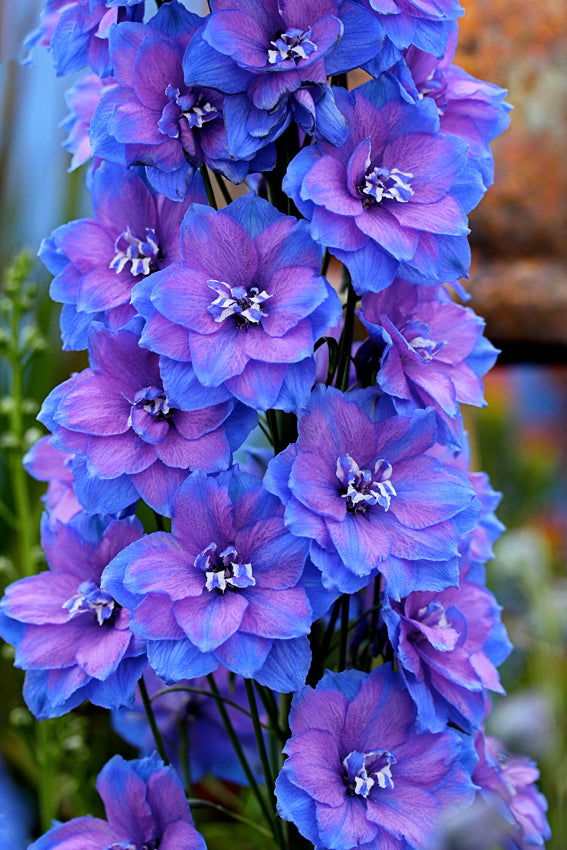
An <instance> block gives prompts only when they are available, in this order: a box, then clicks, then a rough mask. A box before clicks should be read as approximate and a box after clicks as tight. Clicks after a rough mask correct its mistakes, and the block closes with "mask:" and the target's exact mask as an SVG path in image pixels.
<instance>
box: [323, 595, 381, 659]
mask: <svg viewBox="0 0 567 850" xmlns="http://www.w3.org/2000/svg"><path fill="white" fill-rule="evenodd" d="M381 607H382V605H381V604H380V603H378V605H376V606H375V607H374V606H372V608H367V609H366V611H365V612H364V614H363V615H362V616H361V617H359V618H358V619H357V620H354V621H353V622H352V623H349V626H348V631H349V632H352V631H353V630H354V629H356V627H357V626H358V625H359V623H362V621H363V620H365V619H366V617H368V615H369V614H371V613H376V614H377V613H378V611H379V610H380V608H381ZM338 643H339V641H338V640H336V641H335V642H334V643H332V644H331V646H330V647H329V652H333V650H335V649H336V647H337V646H338Z"/></svg>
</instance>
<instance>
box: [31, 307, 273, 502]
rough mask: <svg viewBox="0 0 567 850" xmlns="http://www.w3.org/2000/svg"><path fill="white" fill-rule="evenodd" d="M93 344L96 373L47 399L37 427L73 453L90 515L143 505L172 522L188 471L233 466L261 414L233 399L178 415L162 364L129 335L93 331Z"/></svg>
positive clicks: (77, 481)
mask: <svg viewBox="0 0 567 850" xmlns="http://www.w3.org/2000/svg"><path fill="white" fill-rule="evenodd" d="M89 341H90V346H89V352H90V360H91V364H92V366H91V368H89V369H85V370H84V371H83V372H80V373H79V374H77V375H74V376H73V377H72V378H70V379H69V380H68V381H65V383H64V384H61V385H60V386H59V387H56V388H55V389H54V390H53V391H52V392H51V393H50V395H49V396H48V397H47V399H46V400H45V402H44V404H43V407H42V410H41V412H40V414H39V417H40V420H41V421H42V422H44V424H45V425H47V427H49V428H50V429H51V430H52V432H53V437H52V443H53V444H54V445H55V446H56V448H59V449H61V450H63V451H66V452H69V453H74V459H73V473H74V476H75V493H76V494H77V497H78V499H79V501H80V502H81V504H83V505H84V506H85V508H86V509H87V510H88V511H89V512H97V513H103V512H109V513H114V512H116V511H118V510H123V509H125V508H126V507H128V506H129V505H130V504H132V503H133V502H135V501H137V499H138V498H139V497H142V498H143V499H144V500H145V501H146V502H147V503H148V504H149V505H150V506H151V507H153V508H154V510H157V511H160V512H161V513H163V514H166V515H169V512H170V509H171V501H172V498H173V496H174V494H175V491H176V489H177V488H178V487H179V485H180V484H181V483H182V481H183V480H184V479H185V478H186V477H187V475H188V474H189V471H190V470H191V469H206V470H207V471H209V472H213V471H216V470H218V469H223V468H226V467H228V466H229V465H230V463H231V460H232V452H233V451H234V450H235V449H236V448H237V447H238V446H239V445H241V443H242V442H244V440H245V438H246V436H247V435H248V433H249V432H250V431H251V429H252V428H253V427H254V425H255V423H256V414H255V413H254V412H253V411H252V410H250V409H249V408H246V407H244V405H241V404H240V403H238V402H236V401H235V400H234V399H230V398H229V399H228V400H227V401H224V402H221V403H220V404H212V405H210V406H209V407H203V408H202V409H200V410H193V411H191V412H188V411H186V410H182V409H179V408H178V407H174V406H173V404H172V403H171V402H170V399H169V398H168V396H167V394H166V392H165V390H164V388H163V383H162V379H161V375H160V370H159V358H158V356H157V355H156V354H153V353H152V352H150V351H147V350H145V349H141V348H139V346H138V337H137V335H136V334H135V333H133V332H131V331H130V330H126V329H124V330H119V331H110V330H107V329H106V328H103V327H102V326H100V325H97V324H96V323H95V324H94V325H93V326H92V328H91V332H90V336H89ZM93 482H94V486H92V485H93ZM97 482H103V484H102V486H100V487H99V486H96V485H97Z"/></svg>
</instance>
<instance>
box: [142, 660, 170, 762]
mask: <svg viewBox="0 0 567 850" xmlns="http://www.w3.org/2000/svg"><path fill="white" fill-rule="evenodd" d="M138 688H139V690H140V696H141V697H142V702H143V703H144V709H145V712H146V716H147V718H148V723H149V724H150V729H151V730H152V735H153V736H154V741H155V745H156V750H157V751H158V753H159V755H160V757H161V760H162V761H163V763H164V764H169V759H168V757H167V753H166V752H165V746H164V744H163V739H162V737H161V734H160V731H159V729H158V725H157V723H156V718H155V715H154V711H153V708H152V701H151V699H150V697H149V695H148V689H147V688H146V683H145V682H144V677H143V676H142V677H141V678H140V681H139V682H138Z"/></svg>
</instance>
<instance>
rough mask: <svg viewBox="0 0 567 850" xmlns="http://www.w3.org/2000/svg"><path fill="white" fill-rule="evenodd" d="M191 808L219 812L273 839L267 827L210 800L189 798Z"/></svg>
mask: <svg viewBox="0 0 567 850" xmlns="http://www.w3.org/2000/svg"><path fill="white" fill-rule="evenodd" d="M187 802H188V803H189V805H190V807H191V808H192V809H216V811H217V812H222V814H223V815H227V816H228V817H230V818H234V820H237V821H240V823H245V824H246V826H250V827H252V829H255V830H256V831H257V832H261V833H262V835H265V836H266V837H267V838H271V837H272V833H271V832H270V830H269V829H266V827H265V826H262V825H261V824H259V823H256V821H253V820H250V818H246V817H244V815H240V814H239V813H238V812H233V811H232V810H231V809H226V808H225V807H224V806H221V805H220V804H219V803H212V802H211V801H210V800H199V799H197V798H194V797H189V798H188V799H187Z"/></svg>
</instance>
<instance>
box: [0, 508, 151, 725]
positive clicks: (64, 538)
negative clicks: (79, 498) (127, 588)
mask: <svg viewBox="0 0 567 850" xmlns="http://www.w3.org/2000/svg"><path fill="white" fill-rule="evenodd" d="M142 534H143V529H142V525H141V523H140V522H139V520H137V519H135V518H133V517H132V518H130V519H127V520H114V521H104V522H101V521H100V520H99V519H97V518H88V517H85V515H84V514H83V515H79V516H77V517H76V518H75V519H74V520H73V522H72V523H69V524H68V525H64V524H63V523H62V522H58V521H55V522H54V523H52V524H51V523H49V522H47V521H46V520H44V522H43V523H42V539H41V543H42V546H43V548H44V549H45V553H46V556H47V562H48V565H49V571H46V572H42V573H39V574H38V575H33V576H28V577H27V578H23V579H20V580H19V581H16V582H14V583H13V584H11V585H9V587H7V588H6V593H5V596H4V598H3V599H2V601H1V602H0V634H1V635H2V637H3V639H4V640H6V641H8V642H9V643H12V644H14V645H15V647H16V661H15V664H16V666H17V667H21V668H22V669H24V670H27V673H26V680H25V684H24V698H25V700H26V703H27V705H28V708H29V709H30V711H31V712H32V713H33V714H34V715H35V716H36V717H37V718H39V719H44V718H46V717H59V716H60V715H61V714H65V713H66V712H67V711H71V709H73V708H75V707H76V706H78V705H80V704H81V703H82V702H83V700H85V699H90V701H91V702H93V703H94V704H95V705H102V706H104V707H105V708H121V707H122V706H124V705H127V704H128V703H129V702H131V701H132V700H133V699H134V688H135V687H136V682H137V681H138V679H139V678H140V675H141V673H142V671H143V669H144V667H145V666H146V664H147V659H146V654H145V646H144V642H143V641H141V640H140V639H139V638H136V637H134V635H133V634H132V632H131V631H130V621H129V614H128V610H127V609H126V608H123V607H122V606H121V605H119V604H118V603H117V602H116V600H115V599H114V598H113V597H112V596H111V595H110V594H109V593H108V592H107V591H106V590H103V589H102V588H101V586H100V577H101V575H102V571H103V569H104V567H105V566H106V564H107V563H108V562H109V561H110V560H111V559H112V558H113V557H114V555H116V554H117V553H118V552H119V551H120V550H121V549H123V548H124V547H125V546H128V545H129V544H130V543H132V542H133V541H134V540H138V539H139V538H140V537H141V536H142Z"/></svg>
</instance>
